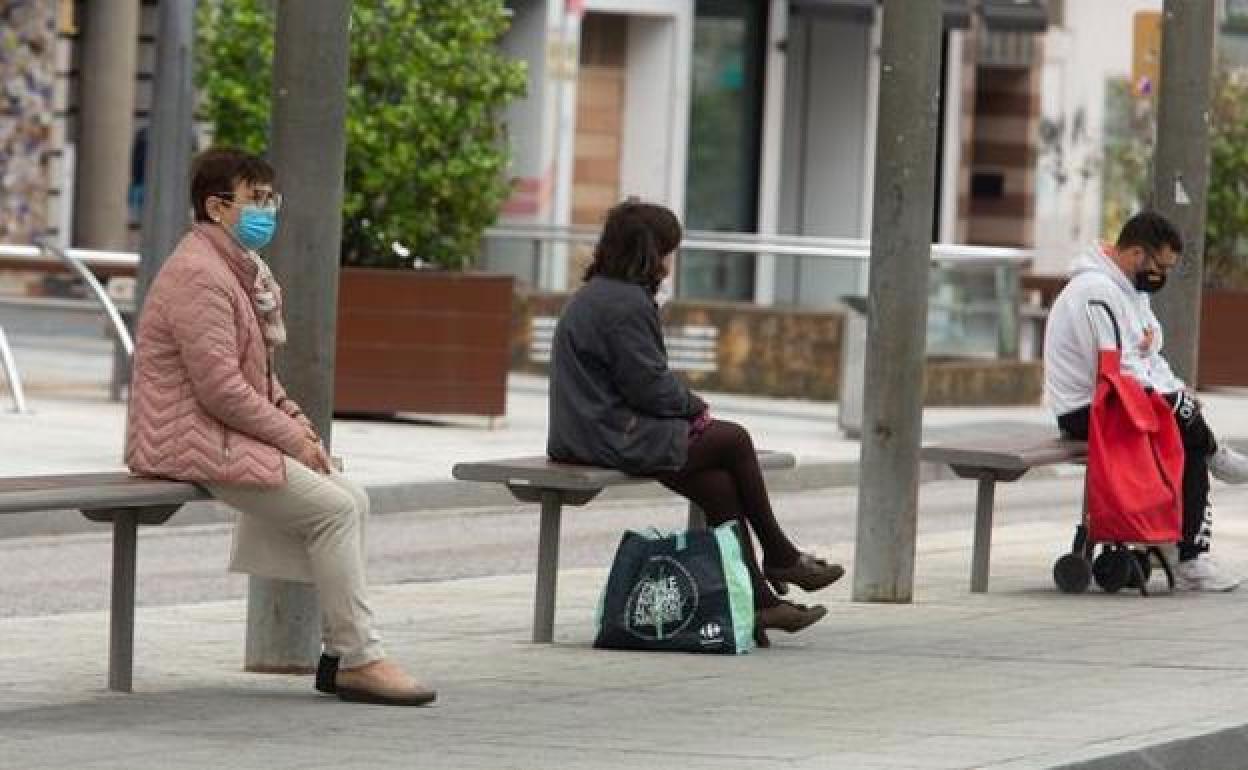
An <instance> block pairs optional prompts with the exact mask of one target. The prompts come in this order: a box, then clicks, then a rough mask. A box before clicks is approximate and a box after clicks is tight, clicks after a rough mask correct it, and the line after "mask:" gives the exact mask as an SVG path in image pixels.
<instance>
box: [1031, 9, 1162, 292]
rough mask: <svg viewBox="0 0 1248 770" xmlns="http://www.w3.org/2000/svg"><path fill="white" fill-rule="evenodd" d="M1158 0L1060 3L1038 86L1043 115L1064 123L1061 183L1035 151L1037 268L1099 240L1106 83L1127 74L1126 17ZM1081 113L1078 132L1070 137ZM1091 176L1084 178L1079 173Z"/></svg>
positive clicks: (1064, 263) (1049, 269)
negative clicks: (1060, 22) (1061, 13)
mask: <svg viewBox="0 0 1248 770" xmlns="http://www.w3.org/2000/svg"><path fill="white" fill-rule="evenodd" d="M1161 5H1162V0H1095V1H1092V0H1075V1H1073V2H1072V1H1070V0H1068V2H1066V4H1065V12H1066V16H1065V20H1064V24H1065V26H1064V27H1063V28H1060V29H1059V28H1056V27H1053V28H1050V30H1049V32H1048V33H1047V35H1046V38H1045V42H1044V49H1045V61H1044V73H1043V83H1042V87H1041V93H1042V100H1043V107H1042V113H1043V115H1044V117H1045V119H1047V120H1050V121H1056V120H1062V119H1064V120H1065V124H1066V131H1065V133H1064V148H1065V153H1064V155H1065V171H1066V181H1065V183H1064V184H1059V183H1058V180H1057V178H1056V176H1055V174H1054V173H1053V171H1052V157H1051V156H1045V155H1042V156H1041V157H1040V160H1039V167H1038V170H1037V174H1036V252H1037V258H1036V263H1035V267H1036V270H1037V271H1038V272H1046V273H1062V272H1065V271H1066V269H1067V268H1068V266H1069V261H1070V258H1071V256H1072V255H1073V253H1074V252H1076V251H1078V249H1079V248H1080V247H1081V246H1082V245H1083V244H1084V243H1086V242H1088V241H1091V240H1094V239H1096V238H1100V237H1104V236H1105V235H1106V234H1105V233H1101V232H1100V223H1101V178H1100V170H1099V169H1100V165H1099V164H1100V160H1101V156H1102V150H1103V144H1104V141H1103V140H1104V122H1105V93H1106V89H1105V82H1106V80H1107V79H1108V78H1111V77H1124V76H1129V75H1130V74H1131V52H1132V37H1131V36H1132V19H1133V16H1134V15H1135V13H1136V12H1137V11H1160V10H1161ZM1080 112H1082V114H1083V124H1084V131H1083V133H1082V135H1079V136H1073V137H1072V136H1071V130H1070V128H1071V124H1072V122H1073V121H1074V120H1075V119H1076V116H1077V115H1078V114H1079V113H1080ZM1087 170H1090V171H1091V172H1092V173H1091V174H1090V175H1089V176H1088V177H1087V179H1086V181H1085V180H1084V179H1083V175H1082V172H1084V171H1087Z"/></svg>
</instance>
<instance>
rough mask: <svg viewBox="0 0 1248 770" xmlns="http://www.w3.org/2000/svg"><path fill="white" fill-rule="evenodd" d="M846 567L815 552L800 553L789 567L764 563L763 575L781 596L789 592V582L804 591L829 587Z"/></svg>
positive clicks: (838, 578) (841, 574)
mask: <svg viewBox="0 0 1248 770" xmlns="http://www.w3.org/2000/svg"><path fill="white" fill-rule="evenodd" d="M844 574H845V568H844V567H842V566H841V565H839V564H828V563H827V562H826V561H824V560H823V559H820V558H818V557H817V556H815V555H814V554H810V553H803V554H799V555H798V557H797V561H796V562H794V563H793V564H791V565H790V566H788V567H772V566H769V565H767V564H764V565H763V576H764V577H766V578H767V582H769V583H771V585H772V587H773V588H775V589H776V593H778V594H780V595H781V596H783V595H785V594H787V593H788V592H789V583H792V584H793V585H795V586H797V587H798V588H800V589H802V590H803V591H806V592H810V591H818V590H819V589H821V588H827V587H828V586H830V585H832V584H833V583H835V582H836V581H838V580H840V579H841V576H843V575H844Z"/></svg>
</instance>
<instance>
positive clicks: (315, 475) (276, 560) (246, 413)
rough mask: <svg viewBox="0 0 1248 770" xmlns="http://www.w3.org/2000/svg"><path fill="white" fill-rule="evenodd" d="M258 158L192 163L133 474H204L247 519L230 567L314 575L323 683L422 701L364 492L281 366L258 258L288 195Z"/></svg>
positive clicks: (161, 283) (146, 329)
mask: <svg viewBox="0 0 1248 770" xmlns="http://www.w3.org/2000/svg"><path fill="white" fill-rule="evenodd" d="M273 178H274V173H273V169H272V167H271V166H269V164H268V163H266V162H265V161H264V160H261V159H260V158H257V157H254V156H252V155H248V154H246V153H243V152H240V151H238V150H232V149H224V148H222V149H213V150H208V151H207V152H205V153H203V154H202V155H200V156H199V157H198V158H197V159H196V161H195V168H194V170H193V173H192V179H191V202H192V204H193V206H194V209H195V224H194V226H193V227H192V229H191V231H190V232H189V233H188V234H187V235H186V236H185V237H184V238H183V239H182V241H181V242H180V243H179V244H178V246H177V248H176V249H175V250H174V252H173V254H172V255H171V256H170V257H169V259H168V261H167V262H166V263H165V264H164V266H163V267H162V268H161V270H160V273H159V274H158V275H157V276H156V279H155V281H153V283H152V286H151V289H150V290H149V292H148V294H147V298H146V300H145V303H144V306H143V312H142V316H141V318H140V321H139V328H138V339H137V341H136V346H135V354H134V373H133V378H132V384H131V393H130V413H129V417H128V420H127V425H126V464H127V465H129V466H130V469H131V470H132V471H134V472H135V473H141V474H144V475H151V476H160V477H164V478H171V479H178V480H182V481H194V482H197V483H199V484H202V485H203V486H204V487H206V488H207V489H208V490H209V491H210V492H212V494H213V495H214V496H215V497H216V498H218V499H220V500H222V501H224V502H226V503H228V504H230V505H232V506H234V507H235V508H237V509H238V510H239V511H240V512H241V513H242V517H241V520H240V524H239V527H238V532H237V535H236V542H235V550H234V557H233V560H232V567H233V568H235V569H238V570H240V571H244V572H249V573H251V574H254V575H262V576H265V577H272V578H279V579H285V580H301V581H306V582H312V583H315V585H316V588H317V594H318V598H319V601H320V604H321V616H322V618H323V627H324V629H323V642H324V645H325V655H324V656H323V657H322V660H321V671H320V673H319V674H318V677H317V689H320V690H322V691H324V692H336V693H337V694H338V696H339V697H340V698H342V699H343V700H350V701H363V702H371V703H389V704H401V705H420V704H424V703H429V702H431V701H433V700H434V698H435V697H436V693H435V692H434V691H433V690H432V689H430V688H428V687H425V686H424V685H421V684H420V683H418V682H417V681H416V680H415V679H413V678H412V677H411V676H409V675H408V674H407V673H405V672H404V671H403V670H402V669H401V668H400V667H399V666H397V665H396V664H394V663H392V662H390V661H388V660H387V659H386V658H385V657H384V655H383V653H382V650H381V645H380V641H379V637H378V636H377V634H376V633H375V632H374V630H373V625H372V613H371V611H370V610H369V607H368V599H367V589H368V586H367V582H366V579H365V574H364V564H365V558H364V542H363V541H364V526H365V519H366V517H367V515H368V495H367V493H366V492H365V491H364V490H363V489H361V488H360V487H359V486H358V485H357V484H355V483H353V482H351V481H349V480H347V479H346V478H345V477H344V476H342V475H341V474H338V473H336V472H334V471H333V469H332V468H331V465H330V461H329V457H328V456H327V454H326V453H325V449H324V446H323V445H322V443H321V440H320V437H319V436H318V435H317V432H316V430H315V428H314V427H313V426H312V423H311V422H310V421H309V420H308V419H307V418H306V417H304V415H303V413H302V411H301V410H300V409H299V405H298V404H296V403H295V402H294V401H293V400H291V399H290V398H289V397H288V396H287V395H286V392H285V390H283V388H282V386H281V384H280V383H279V382H278V381H277V377H276V376H275V375H274V373H273V367H272V360H273V350H274V349H275V348H276V347H277V346H278V345H281V344H282V343H283V342H285V339H286V329H285V326H284V325H283V322H282V302H281V290H280V288H279V287H278V286H277V282H276V281H275V280H274V279H273V275H272V273H271V272H270V271H269V268H268V266H267V265H265V263H264V262H263V261H262V260H261V259H260V257H259V256H258V255H257V254H256V250H257V249H260V248H263V247H264V246H265V245H266V244H268V242H269V240H270V239H271V238H272V236H273V233H274V231H275V230H276V227H277V210H278V208H279V207H280V204H281V196H280V195H278V194H277V193H275V192H273Z"/></svg>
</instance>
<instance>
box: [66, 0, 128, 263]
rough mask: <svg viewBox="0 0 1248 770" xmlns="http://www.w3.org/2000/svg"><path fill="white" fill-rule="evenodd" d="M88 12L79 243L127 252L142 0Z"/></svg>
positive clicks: (96, 5) (118, 0)
mask: <svg viewBox="0 0 1248 770" xmlns="http://www.w3.org/2000/svg"><path fill="white" fill-rule="evenodd" d="M84 12H85V16H86V18H85V19H84V24H83V27H82V31H83V37H82V60H81V61H82V64H81V67H80V69H79V71H80V72H81V73H82V75H81V80H80V92H79V93H80V94H81V96H80V98H79V103H80V107H81V115H82V117H81V119H80V121H79V123H78V151H77V163H78V183H77V186H76V200H75V205H74V212H75V214H74V220H75V222H74V238H73V243H74V245H75V246H82V247H86V248H94V249H113V250H122V249H125V248H127V246H128V240H129V239H128V232H127V225H128V207H127V201H126V194H127V190H128V187H129V183H130V146H131V144H132V143H133V141H134V90H135V89H134V77H135V62H136V60H137V58H138V37H139V0H109V1H108V2H90V3H86V5H85V7H84Z"/></svg>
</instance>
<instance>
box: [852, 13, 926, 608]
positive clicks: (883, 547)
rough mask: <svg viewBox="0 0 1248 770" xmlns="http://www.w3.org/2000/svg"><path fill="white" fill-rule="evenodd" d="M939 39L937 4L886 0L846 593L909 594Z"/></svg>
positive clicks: (902, 598)
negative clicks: (854, 524) (853, 534)
mask: <svg viewBox="0 0 1248 770" xmlns="http://www.w3.org/2000/svg"><path fill="white" fill-rule="evenodd" d="M940 45H941V5H940V3H914V2H912V0H885V2H884V29H883V49H882V51H881V56H880V98H879V115H880V117H879V127H878V129H877V137H876V154H875V202H874V207H873V210H874V214H873V220H872V226H871V274H870V278H869V289H868V292H867V340H868V342H867V363H866V379H865V389H864V394H865V398H864V406H863V421H862V456H861V459H860V460H859V464H858V467H859V468H860V469H861V471H860V481H859V487H858V534H857V539H856V544H855V548H854V590H853V598H854V600H855V601H873V602H909V601H910V600H911V598H912V596H913V593H914V548H915V529H916V522H917V518H918V511H917V508H918V482H919V442H920V438H921V432H922V423H923V358H924V353H925V347H926V342H927V339H926V337H927V334H926V328H927V284H928V271H929V269H930V266H931V238H932V217H933V212H932V209H933V207H934V202H935V176H936V133H937V132H936V120H937V112H938V109H937V108H938V104H939V99H940Z"/></svg>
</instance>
